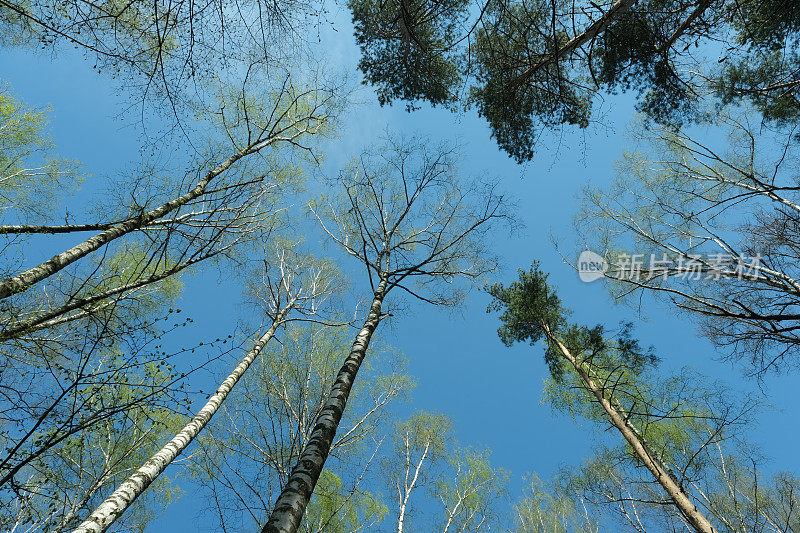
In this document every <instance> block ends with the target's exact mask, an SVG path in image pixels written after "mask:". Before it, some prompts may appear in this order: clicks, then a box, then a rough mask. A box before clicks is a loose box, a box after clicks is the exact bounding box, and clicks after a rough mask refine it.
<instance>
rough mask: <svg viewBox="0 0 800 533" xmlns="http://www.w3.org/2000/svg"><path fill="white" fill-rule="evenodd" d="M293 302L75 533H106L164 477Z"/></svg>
mask: <svg viewBox="0 0 800 533" xmlns="http://www.w3.org/2000/svg"><path fill="white" fill-rule="evenodd" d="M294 302H295V300H294V299H292V300H290V302H289V304H287V306H286V307H284V308H283V309H281V310H280V311H279V312H278V314H277V315H276V316H275V320H274V321H273V322H272V326H271V327H270V328H269V329H268V330H267V332H266V333H264V335H262V336H261V337H260V338H259V339H258V341H256V344H255V346H254V347H253V349H252V350H250V351H249V352H248V353H247V355H245V356H244V358H243V359H242V360H241V361H240V362H239V364H238V365H237V366H236V368H235V369H234V370H233V372H231V374H230V375H229V376H228V377H227V378H226V379H225V381H223V382H222V384H221V385H220V386H219V388H218V389H217V391H216V392H215V393H214V394H212V395H211V397H210V398H209V399H208V401H207V402H206V404H205V405H204V406H203V408H202V409H201V410H200V411H199V412H198V413H197V414H196V415H195V417H194V418H192V420H191V421H190V422H189V423H188V424H186V426H184V428H183V429H182V430H181V431H180V432H179V433H178V434H177V435H175V436H174V437H173V438H172V440H171V441H169V442H168V443H167V444H166V445H165V446H164V447H163V448H161V450H159V451H158V452H157V453H156V454H155V455H153V456H152V457H151V458H150V459H149V460H148V461H147V462H146V463H144V464H143V465H142V466H141V467H140V468H139V470H137V471H136V472H135V473H133V474H132V475H131V476H130V477H129V478H128V479H126V480H125V481H123V482H122V484H121V485H120V486H119V487H118V488H117V490H115V491H114V493H113V494H111V496H109V497H108V498H107V499H106V501H104V502H103V503H101V504H100V505H99V506H98V507H97V509H95V510H94V512H93V513H92V514H91V515H90V516H89V517H88V518H87V519H86V520H85V521H84V522H83V523H82V524H81V525H79V526H78V527H77V528H76V529H75V531H74V533H102V532H103V531H105V530H107V529H108V528H109V526H111V524H112V523H114V521H115V520H116V519H117V518H119V516H121V515H122V513H124V512H125V510H126V509H127V508H128V507H130V505H131V504H132V503H133V501H134V500H135V499H136V498H137V497H138V496H139V495H140V494H142V493H143V492H144V491H145V490H146V489H147V487H148V486H150V484H151V483H152V482H153V481H155V480H156V478H158V476H159V475H161V473H162V472H163V471H164V470H165V469H166V468H167V466H169V464H170V463H171V462H172V461H173V460H175V458H176V457H178V455H180V454H181V452H183V450H185V449H186V447H187V446H188V445H189V444H190V443H191V442H192V441H193V440H194V438H195V437H196V436H197V434H198V433H200V431H201V430H202V429H203V428H204V427H205V426H206V424H208V422H209V421H210V420H211V417H213V416H214V414H215V413H216V412H217V411H218V410H219V408H220V406H221V405H222V402H224V401H225V398H226V397H227V396H228V394H229V393H230V391H231V389H233V387H234V385H236V383H237V382H238V381H239V379H240V378H241V377H242V375H243V374H244V373H245V372H246V371H247V369H248V368H249V367H250V365H251V364H252V363H253V361H254V360H255V358H256V357H257V356H258V354H259V353H261V350H262V349H263V348H264V346H266V344H267V342H269V340H270V339H271V338H272V337H273V335H275V331H276V330H277V329H278V326H280V325H281V324H282V323H283V317H284V316H285V315H286V313H287V312H288V311H289V310H290V309H291V307H292V306H293V305H294Z"/></svg>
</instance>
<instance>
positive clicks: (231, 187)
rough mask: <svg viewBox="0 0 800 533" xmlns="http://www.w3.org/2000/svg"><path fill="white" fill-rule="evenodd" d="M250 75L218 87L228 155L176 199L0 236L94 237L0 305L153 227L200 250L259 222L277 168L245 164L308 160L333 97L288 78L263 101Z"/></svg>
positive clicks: (17, 280)
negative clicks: (301, 155)
mask: <svg viewBox="0 0 800 533" xmlns="http://www.w3.org/2000/svg"><path fill="white" fill-rule="evenodd" d="M261 68H262V69H263V68H264V67H263V65H262V66H261ZM250 74H251V75H252V79H253V81H252V82H247V83H245V84H244V85H243V86H242V87H240V88H238V89H237V90H231V89H230V88H229V87H225V86H223V89H222V91H221V95H220V104H221V106H222V110H221V112H220V114H219V117H218V118H219V121H218V123H219V126H220V128H221V129H222V131H223V132H224V133H223V135H224V136H225V137H226V138H225V140H226V141H227V142H226V144H227V145H228V147H227V150H228V151H229V153H228V154H227V155H221V153H222V152H220V151H219V146H216V147H214V149H213V150H212V152H211V154H210V155H209V160H208V161H207V162H204V163H203V164H202V165H201V166H200V167H198V168H196V169H194V170H190V171H189V172H187V174H186V176H185V178H184V179H182V180H178V181H179V185H178V187H177V188H178V192H175V193H174V194H175V195H174V196H171V195H170V194H167V195H165V194H163V193H161V194H159V195H155V196H153V197H150V198H135V199H134V202H133V205H131V206H130V209H129V212H128V213H126V214H125V215H123V216H122V217H121V218H120V219H118V220H112V221H104V222H101V223H94V224H81V225H78V226H77V227H76V228H72V227H69V225H67V226H66V227H64V226H60V227H52V226H39V227H31V226H20V227H16V226H11V227H5V228H3V229H2V230H0V232H2V233H4V234H15V233H61V232H76V231H78V232H79V231H89V232H97V233H95V235H93V236H92V237H89V238H87V239H85V240H84V241H82V242H80V243H78V244H76V245H74V246H71V247H69V248H67V249H65V250H63V251H61V252H59V253H57V254H56V255H54V256H53V257H52V258H50V259H49V260H47V261H45V262H42V263H40V264H38V265H31V266H28V267H26V268H24V269H23V270H21V271H19V272H17V273H15V274H14V275H11V276H8V277H6V278H5V279H4V280H2V281H0V299H7V298H10V297H11V296H12V295H19V294H21V293H23V292H25V291H28V290H29V289H30V288H31V287H32V286H34V285H36V284H39V283H41V282H42V281H44V280H47V279H48V278H50V277H51V276H53V275H55V274H57V273H58V272H60V271H62V270H63V269H64V268H66V267H67V266H69V265H71V264H73V263H75V262H77V261H79V260H80V259H82V258H83V257H86V256H87V255H89V254H91V253H93V252H96V251H98V250H100V249H101V248H104V247H105V246H107V245H109V244H110V243H112V242H113V241H115V240H117V239H119V238H121V237H124V236H126V235H129V234H131V233H134V232H137V231H143V230H146V229H150V228H151V229H153V230H154V231H155V232H156V233H158V232H159V231H158V230H161V234H162V235H163V234H166V236H167V237H169V236H171V235H172V236H173V237H174V238H176V239H180V237H185V238H186V239H187V240H188V241H189V242H192V243H194V242H200V243H201V244H202V243H203V242H207V240H208V239H209V236H208V235H207V234H208V233H211V234H212V235H213V232H214V230H215V229H217V228H219V227H220V226H221V227H223V228H226V226H227V227H230V226H233V227H234V228H235V227H240V226H241V225H246V224H248V223H252V219H253V218H256V219H257V217H258V213H253V211H252V205H253V204H255V205H258V201H259V200H260V199H263V196H264V195H265V194H267V191H268V190H269V189H270V188H271V187H270V185H272V186H273V187H274V186H276V185H277V184H276V183H272V184H271V183H270V182H271V178H274V177H276V176H275V175H272V176H270V174H271V173H272V172H274V171H275V169H274V168H270V166H269V165H266V166H265V167H261V168H259V167H258V166H255V167H249V166H248V165H246V162H247V161H248V158H251V159H256V158H255V157H253V156H259V155H261V154H262V152H268V151H270V150H276V149H277V148H278V147H280V146H281V145H285V146H286V147H287V148H290V147H295V148H297V149H298V150H302V151H303V152H306V153H312V154H313V151H312V149H311V146H310V145H309V144H308V142H309V137H311V136H313V135H315V134H318V133H322V132H323V130H324V129H325V128H327V127H328V126H329V125H330V124H329V122H330V120H331V118H332V117H331V111H332V107H331V106H333V107H335V104H334V102H335V98H334V95H333V94H332V93H331V92H330V91H327V90H325V89H321V88H314V87H298V86H297V85H295V82H294V80H293V78H292V77H291V75H290V74H288V73H287V74H286V75H285V77H283V78H282V79H281V80H279V81H278V84H277V86H275V87H274V92H273V94H272V95H271V96H272V98H270V99H269V100H267V101H264V100H261V99H259V98H256V97H255V96H254V95H253V94H252V93H251V92H250V91H251V90H252V87H253V86H252V85H251V83H253V84H255V83H256V81H255V80H260V81H262V82H267V85H266V87H263V86H262V87H259V89H260V90H264V89H265V88H269V84H268V80H267V79H265V78H264V76H263V70H262V71H261V74H262V76H258V74H259V68H258V65H253V66H252V72H251V73H250ZM272 81H273V82H274V81H275V80H274V79H273V80H272ZM231 97H233V99H231ZM261 162H262V163H264V162H266V163H269V159H268V158H264V159H261ZM265 189H266V191H265ZM253 194H255V196H256V199H255V200H254V199H252V196H251V195H253ZM239 197H244V199H245V201H244V205H243V206H242V207H239V206H237V205H236V204H233V205H231V204H232V199H239ZM231 211H233V216H232V217H231V214H232V213H231ZM237 213H239V216H237ZM209 214H210V215H211V216H209ZM182 233H183V234H184V235H182ZM162 238H163V237H162ZM162 254H163V252H162Z"/></svg>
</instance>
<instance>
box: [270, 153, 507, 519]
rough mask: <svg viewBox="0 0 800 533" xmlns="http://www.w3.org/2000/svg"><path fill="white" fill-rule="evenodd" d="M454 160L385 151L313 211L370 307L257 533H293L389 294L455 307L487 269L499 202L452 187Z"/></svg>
mask: <svg viewBox="0 0 800 533" xmlns="http://www.w3.org/2000/svg"><path fill="white" fill-rule="evenodd" d="M453 158H454V152H453V150H451V149H446V148H430V147H427V146H426V145H425V144H424V142H415V143H391V142H390V144H389V145H388V146H386V147H384V148H382V149H380V150H376V151H373V152H371V153H367V154H365V155H364V156H362V157H361V159H360V160H359V161H357V162H355V163H354V164H353V166H352V168H350V169H349V170H348V171H346V172H344V173H343V174H342V175H341V176H340V178H339V180H338V185H339V187H340V191H339V199H338V201H336V202H333V201H331V202H324V203H318V204H312V206H311V209H312V212H313V214H314V216H315V217H316V218H317V219H318V220H319V222H320V224H321V225H322V228H323V230H324V231H325V233H326V234H327V235H328V236H329V237H330V239H331V240H332V241H333V242H334V243H336V244H337V245H338V246H340V247H341V248H342V249H343V250H344V251H346V252H347V254H348V255H350V256H351V257H353V258H355V259H356V260H358V261H359V262H360V263H361V264H362V265H363V266H364V267H365V269H366V270H367V273H368V277H369V282H370V287H371V290H372V303H371V305H370V309H369V314H368V316H367V318H366V320H365V322H364V324H363V327H362V328H361V330H360V331H359V333H358V335H357V336H356V338H355V341H354V343H353V346H352V349H351V351H350V354H349V355H348V356H347V358H346V359H345V361H344V364H343V366H342V368H341V370H340V371H339V373H338V375H337V377H336V380H335V382H334V384H333V387H332V388H331V391H330V393H329V395H328V397H327V399H326V402H325V406H324V408H323V409H322V410H321V411H320V413H319V416H318V417H317V419H316V422H315V423H314V428H313V430H312V432H311V436H310V439H309V441H308V443H307V444H306V446H305V447H304V448H303V451H302V453H301V454H300V458H299V460H298V461H297V463H296V465H295V466H294V467H293V469H292V473H291V475H290V477H289V480H288V483H287V484H286V486H285V488H284V489H283V491H282V493H281V495H280V496H279V497H278V499H277V501H276V503H275V505H274V507H273V510H272V514H271V516H270V519H269V521H268V522H267V524H266V525H265V526H264V528H263V531H264V532H277V531H280V532H294V531H296V530H297V528H298V526H299V524H300V520H301V518H302V516H303V512H304V510H305V508H306V506H307V505H308V502H309V499H310V497H311V494H312V492H313V491H314V486H315V485H316V482H317V480H318V479H319V476H320V473H321V472H322V469H323V466H324V464H325V461H326V459H327V457H328V454H329V453H330V449H331V445H332V443H333V441H334V437H335V435H336V431H337V428H338V426H339V422H340V420H341V418H342V415H343V413H344V409H345V405H346V403H347V400H348V397H349V395H350V391H351V389H352V387H353V383H354V382H355V378H356V375H357V373H358V370H359V368H360V367H361V364H362V362H363V361H364V358H365V356H366V352H367V347H368V345H369V342H370V339H371V338H372V335H373V333H374V331H375V329H376V328H377V327H378V324H379V323H380V322H381V321H382V320H383V319H384V318H386V316H387V313H386V312H385V311H384V310H383V303H384V299H385V298H386V296H387V295H388V294H389V292H390V291H392V290H393V289H399V290H400V291H402V292H404V293H405V294H408V295H410V296H412V297H414V298H418V299H421V300H422V301H425V302H428V303H431V304H435V305H455V304H457V303H458V302H459V301H460V299H461V298H462V297H463V294H464V293H463V287H461V286H460V285H459V284H457V283H456V282H457V280H459V279H464V280H467V281H468V282H474V281H475V280H479V279H481V277H482V276H483V275H484V274H486V273H487V272H490V271H492V270H493V269H494V262H493V260H492V254H491V249H490V248H489V244H488V243H487V242H486V241H485V240H484V237H485V236H486V234H487V232H488V231H489V229H490V227H491V226H492V223H493V222H496V221H498V220H499V219H503V218H504V217H506V215H505V213H504V211H503V208H504V204H503V199H502V197H501V196H498V195H497V193H496V192H495V190H494V188H493V187H492V186H490V185H486V186H481V185H480V184H477V183H470V184H469V185H467V184H460V183H459V182H458V181H457V180H456V179H455V171H454V164H453V163H454V161H453Z"/></svg>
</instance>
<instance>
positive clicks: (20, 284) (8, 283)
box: [0, 140, 270, 300]
mask: <svg viewBox="0 0 800 533" xmlns="http://www.w3.org/2000/svg"><path fill="white" fill-rule="evenodd" d="M269 143H270V140H267V141H264V142H262V143H259V144H256V145H250V146H247V147H246V148H244V149H243V150H240V151H238V152H237V153H235V154H234V155H232V156H230V157H229V158H228V159H226V160H225V161H223V162H222V163H221V164H220V165H219V166H217V167H216V168H214V169H213V170H211V171H209V172H208V173H207V174H206V175H205V176H203V178H202V179H201V180H200V181H198V182H197V185H195V187H194V188H193V189H192V190H191V191H189V192H187V193H186V194H184V195H182V196H179V197H177V198H173V199H172V200H170V201H169V202H166V203H164V204H162V205H160V206H159V207H157V208H155V209H152V210H150V211H148V212H146V213H143V214H141V215H139V216H137V217H133V218H129V219H128V220H125V221H123V222H120V223H119V224H115V225H114V226H112V227H110V228H109V229H107V230H105V231H103V232H101V233H98V234H97V235H94V236H93V237H89V238H88V239H86V240H85V241H83V242H82V243H80V244H77V245H75V246H73V247H72V248H70V249H68V250H65V251H63V252H61V253H60V254H58V255H55V256H53V257H51V258H50V259H48V260H47V261H45V262H44V263H42V264H40V265H38V266H35V267H33V268H30V269H28V270H26V271H24V272H21V273H19V274H17V275H16V276H13V277H11V278H7V279H5V280H3V281H2V282H0V300H2V299H5V298H8V297H9V296H11V295H12V294H15V293H18V292H22V291H24V290H26V289H27V288H28V287H30V286H31V285H33V284H34V283H38V282H39V281H42V280H43V279H46V278H48V277H50V276H52V275H53V274H55V273H56V272H58V271H59V270H62V269H63V268H65V267H67V266H68V265H70V264H72V263H74V262H75V261H77V260H78V259H80V258H82V257H84V256H86V255H88V254H90V253H92V252H93V251H95V250H97V249H99V248H101V247H102V246H104V245H106V244H108V243H109V242H111V241H113V240H114V239H117V238H119V237H122V236H123V235H126V234H128V233H130V232H132V231H136V230H138V229H141V228H143V227H145V226H147V225H148V224H150V223H151V222H153V221H155V220H157V219H158V218H160V217H162V216H164V215H166V214H167V213H170V212H171V211H174V210H175V209H177V208H179V207H180V206H182V205H184V204H186V203H187V202H190V201H192V200H194V199H196V198H198V197H200V196H202V195H203V193H205V191H206V187H207V186H208V184H209V183H210V182H211V180H213V179H214V178H216V177H217V176H219V175H220V174H222V173H223V172H225V171H226V170H227V169H228V168H230V167H231V165H233V164H234V163H235V162H236V161H238V160H239V159H241V158H243V157H245V156H246V155H249V154H251V153H254V152H257V151H258V150H260V149H261V148H263V147H264V146H266V145H267V144H269Z"/></svg>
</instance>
